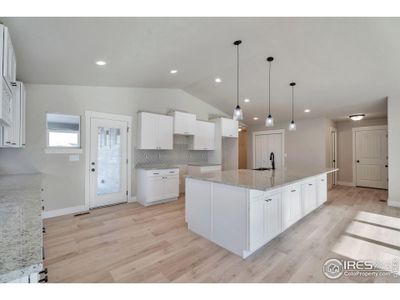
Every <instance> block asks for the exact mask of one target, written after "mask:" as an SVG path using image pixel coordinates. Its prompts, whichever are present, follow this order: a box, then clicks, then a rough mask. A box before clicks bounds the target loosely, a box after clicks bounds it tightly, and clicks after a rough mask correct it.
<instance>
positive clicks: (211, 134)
mask: <svg viewBox="0 0 400 300" xmlns="http://www.w3.org/2000/svg"><path fill="white" fill-rule="evenodd" d="M205 132H206V136H205V140H206V143H205V145H206V148H207V150H214V149H215V124H214V123H210V122H206V131H205Z"/></svg>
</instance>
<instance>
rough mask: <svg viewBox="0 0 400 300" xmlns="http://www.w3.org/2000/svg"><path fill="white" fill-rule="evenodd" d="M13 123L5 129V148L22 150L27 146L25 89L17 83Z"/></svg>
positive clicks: (3, 140) (12, 110)
mask: <svg viewBox="0 0 400 300" xmlns="http://www.w3.org/2000/svg"><path fill="white" fill-rule="evenodd" d="M13 90H14V93H13V101H12V109H11V113H12V122H11V125H10V126H7V127H3V138H2V145H3V147H14V148H21V147H24V146H25V105H26V99H25V87H24V84H23V83H22V82H19V81H17V83H16V86H14V87H13Z"/></svg>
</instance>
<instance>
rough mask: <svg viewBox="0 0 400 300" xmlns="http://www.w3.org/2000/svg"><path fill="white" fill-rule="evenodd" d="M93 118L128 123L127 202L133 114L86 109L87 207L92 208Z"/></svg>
mask: <svg viewBox="0 0 400 300" xmlns="http://www.w3.org/2000/svg"><path fill="white" fill-rule="evenodd" d="M92 118H99V119H108V120H114V121H122V122H127V123H128V133H127V137H126V139H127V140H126V145H127V158H128V167H127V168H126V169H127V174H126V180H127V189H128V195H127V202H130V201H131V195H132V168H131V162H132V158H133V157H132V116H128V115H119V114H109V113H102V112H96V111H89V110H87V111H85V126H86V128H85V132H86V135H85V141H84V142H85V145H84V146H85V148H86V149H85V209H86V210H89V209H90V130H91V128H90V120H91V119H92Z"/></svg>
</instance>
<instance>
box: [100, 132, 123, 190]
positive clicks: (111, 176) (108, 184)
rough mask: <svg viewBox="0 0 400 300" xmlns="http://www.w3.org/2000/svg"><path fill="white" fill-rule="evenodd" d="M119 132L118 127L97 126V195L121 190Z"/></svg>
mask: <svg viewBox="0 0 400 300" xmlns="http://www.w3.org/2000/svg"><path fill="white" fill-rule="evenodd" d="M121 157H122V149H121V132H120V129H119V128H107V127H99V128H98V143H97V195H104V194H111V193H118V192H120V191H121V163H122V162H121Z"/></svg>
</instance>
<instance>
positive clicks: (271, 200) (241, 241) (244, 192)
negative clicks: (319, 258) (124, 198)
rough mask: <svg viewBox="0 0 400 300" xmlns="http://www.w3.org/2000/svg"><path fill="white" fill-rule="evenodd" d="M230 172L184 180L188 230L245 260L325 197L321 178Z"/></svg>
mask: <svg viewBox="0 0 400 300" xmlns="http://www.w3.org/2000/svg"><path fill="white" fill-rule="evenodd" d="M334 171H336V169H326V170H317V171H314V172H310V171H309V172H304V171H302V172H294V171H289V172H288V171H278V170H276V171H264V172H260V171H253V170H232V171H221V172H213V173H209V174H199V175H195V176H190V175H189V176H188V177H187V178H186V195H185V201H186V203H185V209H186V216H185V217H186V222H187V223H188V228H189V230H191V231H193V232H195V233H197V234H199V235H201V236H203V237H205V238H206V239H208V240H210V241H212V242H214V243H216V244H218V245H219V246H221V247H223V248H225V249H227V250H229V251H231V252H233V253H235V254H237V255H239V256H241V257H242V258H246V257H247V256H249V255H250V254H252V253H253V252H254V251H256V250H257V249H259V248H260V247H262V246H263V245H265V244H267V243H268V242H269V241H271V240H272V239H273V238H275V237H276V236H278V235H279V234H280V233H282V232H283V231H284V230H286V229H287V228H289V227H290V226H292V225H293V224H295V223H296V222H297V221H298V220H300V219H301V218H303V217H304V216H305V215H307V214H309V213H310V212H311V211H313V210H314V209H316V208H317V207H319V206H320V205H322V204H323V203H324V202H325V201H326V199H327V186H326V177H327V176H326V174H327V173H330V172H334Z"/></svg>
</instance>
